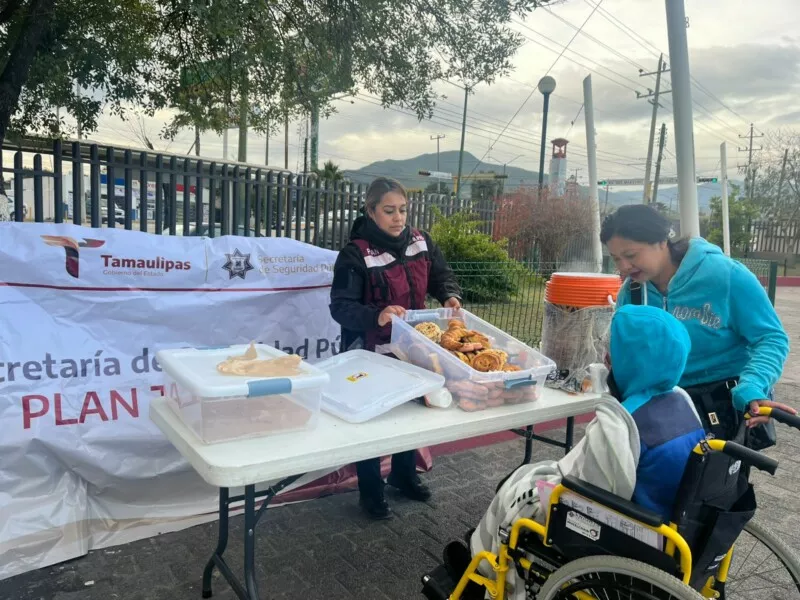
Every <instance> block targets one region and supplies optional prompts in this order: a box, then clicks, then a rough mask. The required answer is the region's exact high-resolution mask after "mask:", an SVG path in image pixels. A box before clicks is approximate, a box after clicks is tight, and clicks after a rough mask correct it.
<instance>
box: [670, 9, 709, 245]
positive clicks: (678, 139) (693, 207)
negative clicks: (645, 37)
mask: <svg viewBox="0 0 800 600" xmlns="http://www.w3.org/2000/svg"><path fill="white" fill-rule="evenodd" d="M665 6H666V11H667V37H668V38H669V57H670V60H671V61H672V65H671V69H672V114H673V117H674V119H673V120H674V128H673V131H672V133H673V135H674V136H675V164H676V165H677V169H678V194H679V195H678V201H679V202H678V205H679V206H680V211H681V235H683V236H685V237H689V238H691V237H699V236H700V212H699V210H698V207H697V174H696V171H695V164H694V129H693V124H694V120H693V117H692V81H691V72H690V69H689V44H688V41H687V39H686V28H687V26H688V22H687V20H686V7H685V6H684V0H666V2H665Z"/></svg>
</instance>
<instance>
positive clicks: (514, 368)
mask: <svg viewBox="0 0 800 600" xmlns="http://www.w3.org/2000/svg"><path fill="white" fill-rule="evenodd" d="M503 371H505V372H506V373H514V372H516V371H522V367H518V366H517V365H512V364H510V363H506V364H504V365H503Z"/></svg>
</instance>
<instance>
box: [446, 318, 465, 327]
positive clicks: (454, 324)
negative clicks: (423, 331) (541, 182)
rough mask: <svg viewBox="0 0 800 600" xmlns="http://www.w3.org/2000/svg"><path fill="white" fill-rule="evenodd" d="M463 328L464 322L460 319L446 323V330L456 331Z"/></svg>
mask: <svg viewBox="0 0 800 600" xmlns="http://www.w3.org/2000/svg"><path fill="white" fill-rule="evenodd" d="M463 327H464V321H462V320H460V319H450V320H449V321H448V322H447V328H448V329H457V328H463Z"/></svg>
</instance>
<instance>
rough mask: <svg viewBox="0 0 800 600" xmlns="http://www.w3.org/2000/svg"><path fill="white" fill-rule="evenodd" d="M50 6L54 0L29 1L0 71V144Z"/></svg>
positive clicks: (45, 26)
mask: <svg viewBox="0 0 800 600" xmlns="http://www.w3.org/2000/svg"><path fill="white" fill-rule="evenodd" d="M54 5H55V0H31V4H30V6H29V8H28V14H27V15H25V17H24V21H23V23H22V27H21V29H20V32H19V37H17V39H16V40H15V42H14V45H13V46H12V47H11V52H10V53H9V57H8V61H7V62H6V65H5V67H4V68H3V72H2V73H0V143H2V140H4V139H5V137H6V132H7V131H8V126H9V123H10V122H11V117H12V115H13V114H14V112H16V110H17V105H18V103H19V96H20V93H21V92H22V87H23V85H24V84H25V81H26V80H27V78H28V72H29V71H30V68H31V64H33V60H34V58H35V57H36V54H37V52H38V50H39V48H40V46H41V44H42V42H43V40H44V39H45V37H46V35H47V33H48V31H49V29H50V24H51V20H52V16H53V7H54Z"/></svg>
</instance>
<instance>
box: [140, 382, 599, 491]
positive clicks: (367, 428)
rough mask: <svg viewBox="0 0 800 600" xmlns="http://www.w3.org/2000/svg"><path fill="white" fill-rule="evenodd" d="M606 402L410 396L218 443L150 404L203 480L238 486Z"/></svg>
mask: <svg viewBox="0 0 800 600" xmlns="http://www.w3.org/2000/svg"><path fill="white" fill-rule="evenodd" d="M606 401H608V400H606V399H603V398H602V397H600V396H598V395H596V394H583V395H569V394H567V393H565V392H561V391H557V390H551V389H549V388H545V390H544V391H543V393H542V396H541V398H539V400H537V401H535V402H531V403H527V404H517V405H507V406H501V407H496V408H490V409H487V410H483V411H478V412H472V413H469V412H465V411H462V410H460V409H458V408H455V407H453V408H449V409H437V408H427V407H425V406H423V405H421V404H418V403H416V402H408V403H406V404H403V405H402V406H399V407H397V408H395V409H393V410H391V411H389V412H388V413H385V414H383V415H381V416H379V417H376V418H375V419H372V420H370V421H367V422H366V423H360V424H352V423H347V422H345V421H342V420H340V419H338V418H336V417H333V416H331V415H329V414H327V413H325V412H322V413H321V414H320V415H319V421H318V424H317V427H316V428H315V429H312V430H309V431H299V432H298V431H295V432H292V433H284V434H279V435H273V436H266V437H258V438H250V439H244V440H235V441H231V442H222V443H219V444H204V443H203V442H202V441H201V440H200V438H198V437H197V436H196V435H195V434H194V432H193V431H192V430H191V429H189V428H188V427H187V426H186V425H184V423H183V421H181V419H180V418H179V417H178V416H177V414H175V411H174V410H173V409H172V407H171V406H170V405H169V404H168V400H167V399H166V398H156V399H153V400H152V401H151V402H150V418H151V419H152V421H153V422H154V423H155V424H156V425H157V426H158V427H159V429H161V431H163V432H164V435H166V437H167V439H169V441H170V442H171V443H172V444H173V445H174V446H175V448H177V450H178V451H179V452H180V453H181V454H182V455H183V456H184V458H186V459H187V460H188V461H189V463H190V464H191V465H192V467H194V469H195V470H196V471H197V472H198V473H199V474H200V476H201V477H202V478H203V479H205V481H206V482H208V483H210V484H211V485H214V486H217V487H239V486H243V485H250V484H256V483H261V482H264V481H272V480H277V479H283V478H285V477H290V476H292V475H301V474H305V473H309V472H312V471H317V470H321V469H330V468H335V467H339V466H342V465H347V464H350V463H353V462H357V461H359V460H364V459H367V458H373V457H376V456H387V455H390V454H394V453H396V452H402V451H405V450H413V449H416V448H424V447H426V446H433V445H435V444H442V443H445V442H452V441H455V440H461V439H466V438H471V437H476V436H480V435H485V434H489V433H496V432H498V431H506V430H509V429H514V428H518V427H524V426H526V425H533V424H536V423H543V422H546V421H553V420H556V419H563V418H566V417H573V416H577V415H581V414H585V413H588V412H591V411H593V410H594V409H595V407H596V406H597V405H598V404H600V403H602V402H606Z"/></svg>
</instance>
